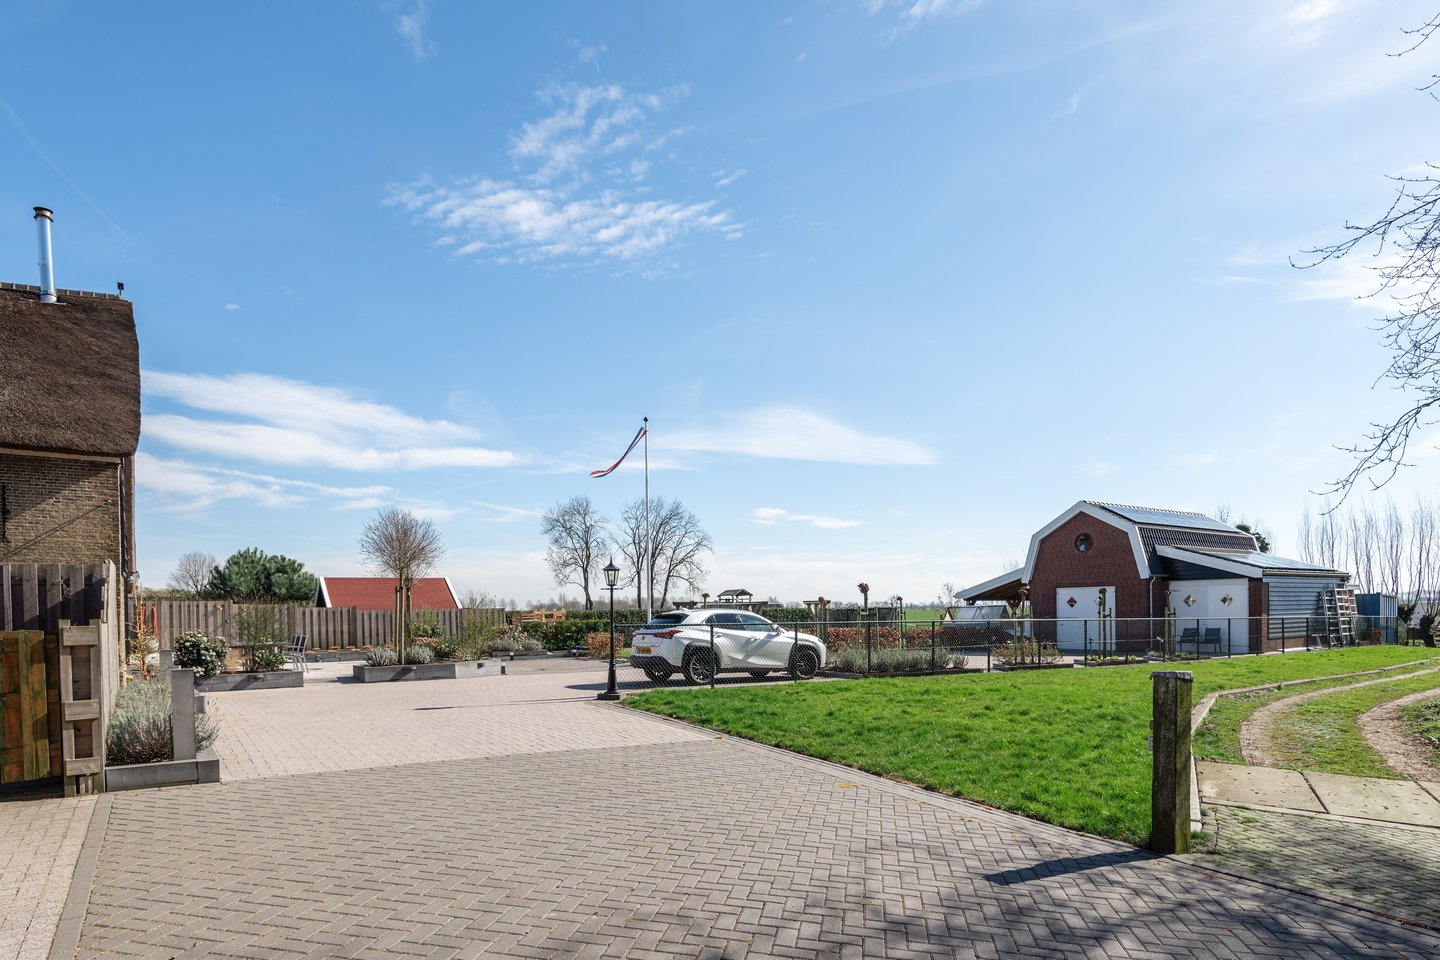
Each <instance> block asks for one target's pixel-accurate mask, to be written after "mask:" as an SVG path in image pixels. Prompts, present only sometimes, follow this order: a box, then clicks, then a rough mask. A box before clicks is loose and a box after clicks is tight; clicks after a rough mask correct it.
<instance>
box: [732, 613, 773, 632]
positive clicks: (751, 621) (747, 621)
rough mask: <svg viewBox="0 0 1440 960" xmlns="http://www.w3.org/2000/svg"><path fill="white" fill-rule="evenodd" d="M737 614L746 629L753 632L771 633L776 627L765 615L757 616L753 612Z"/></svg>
mask: <svg viewBox="0 0 1440 960" xmlns="http://www.w3.org/2000/svg"><path fill="white" fill-rule="evenodd" d="M735 616H737V617H739V618H740V623H741V624H742V625H743V626H744V627H745V629H746V630H749V631H751V632H752V633H769V632H770V631H771V630H772V629H774V628H773V627H772V626H771V623H770V621H769V620H766V619H765V618H764V617H757V616H756V615H755V614H753V613H737V614H735Z"/></svg>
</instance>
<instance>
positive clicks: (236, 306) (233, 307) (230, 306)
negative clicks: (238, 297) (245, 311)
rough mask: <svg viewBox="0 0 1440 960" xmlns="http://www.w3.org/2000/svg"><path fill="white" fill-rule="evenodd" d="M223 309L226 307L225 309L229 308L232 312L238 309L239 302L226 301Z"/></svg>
mask: <svg viewBox="0 0 1440 960" xmlns="http://www.w3.org/2000/svg"><path fill="white" fill-rule="evenodd" d="M225 309H226V310H229V311H231V312H232V313H233V312H234V311H236V310H239V309H240V304H238V303H227V304H225Z"/></svg>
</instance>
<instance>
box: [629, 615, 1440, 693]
mask: <svg viewBox="0 0 1440 960" xmlns="http://www.w3.org/2000/svg"><path fill="white" fill-rule="evenodd" d="M776 626H777V627H778V628H780V630H781V632H780V633H778V634H776V633H775V632H774V631H768V632H766V631H759V630H757V631H755V632H753V633H749V634H747V633H746V632H745V631H735V630H726V629H724V628H722V627H718V626H716V625H714V624H705V625H699V626H690V627H682V628H679V629H677V630H676V637H678V638H679V639H678V641H677V642H672V643H670V644H668V645H663V646H662V644H661V643H659V642H656V641H653V640H652V638H650V637H647V635H646V634H643V633H642V634H640V635H639V637H638V638H637V637H636V636H635V631H636V628H635V627H620V626H618V625H617V627H616V682H617V687H618V688H619V690H620V691H621V692H628V691H634V690H641V689H649V688H654V687H668V686H709V687H718V686H731V685H735V684H747V683H762V682H776V681H790V680H802V679H810V678H811V677H813V676H819V677H832V678H837V677H838V678H849V677H877V676H920V675H933V674H943V673H961V672H988V671H992V670H1025V669H1040V668H1046V667H1068V666H1105V665H1110V664H1123V663H1136V662H1153V661H1171V660H1176V661H1183V660H1201V659H1210V658H1216V657H1235V656H1243V655H1249V654H1257V653H1267V654H1283V653H1290V652H1300V651H1304V650H1314V649H1323V648H1328V647H1341V646H1355V645H1368V644H1396V643H1400V644H1406V643H1408V644H1420V643H1421V642H1422V639H1421V638H1420V637H1418V636H1416V635H1414V633H1413V631H1409V630H1407V628H1406V625H1405V624H1403V623H1401V622H1399V621H1398V620H1397V619H1396V618H1393V617H1350V618H1337V617H1248V618H1247V617H1231V618H1216V617H1209V618H1170V619H1164V618H1139V619H1121V618H1104V619H1096V618H1091V619H1081V618H1074V619H1054V620H1042V619H1034V618H1030V619H1013V620H1012V619H1007V620H977V621H964V622H956V621H939V620H926V621H909V622H903V623H899V622H890V623H877V622H875V621H873V620H859V621H855V620H851V621H833V620H829V621H803V622H793V623H781V624H777V625H776ZM672 639H673V638H672ZM817 640H818V641H819V643H820V644H821V645H823V647H824V656H823V662H820V663H818V664H811V663H809V662H806V661H804V660H802V659H801V657H802V656H803V651H805V650H806V649H814V647H813V642H814V641H817ZM1431 643H1432V644H1433V643H1434V641H1433V639H1432V640H1431ZM817 659H818V658H817ZM812 667H813V669H812Z"/></svg>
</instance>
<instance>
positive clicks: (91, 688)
mask: <svg viewBox="0 0 1440 960" xmlns="http://www.w3.org/2000/svg"><path fill="white" fill-rule="evenodd" d="M118 585H119V579H118V577H117V576H116V573H115V565H114V564H113V563H105V564H91V565H88V566H79V565H65V566H60V565H54V564H18V563H15V564H0V783H15V782H19V781H23V780H35V779H43V778H46V777H57V776H63V777H64V784H65V793H66V795H74V794H76V793H91V792H94V791H96V790H98V789H99V782H100V778H101V770H102V769H103V767H104V764H105V722H106V719H107V718H108V717H109V714H110V710H111V708H112V707H113V706H114V704H115V691H116V689H117V687H118V685H119V682H120V674H121V671H122V662H121V658H122V656H123V654H122V651H121V640H120V638H121V629H120V628H121V623H120V619H121V617H120V605H119V595H118V591H117V590H116V589H114V588H115V587H117V586H118ZM71 624H75V626H71Z"/></svg>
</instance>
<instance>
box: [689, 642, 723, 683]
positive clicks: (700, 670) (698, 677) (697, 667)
mask: <svg viewBox="0 0 1440 960" xmlns="http://www.w3.org/2000/svg"><path fill="white" fill-rule="evenodd" d="M681 669H682V670H683V671H684V672H685V679H686V680H689V681H690V682H691V683H694V684H705V683H709V682H710V681H711V680H714V679H715V658H714V656H713V655H712V654H711V653H710V651H709V650H707V649H705V648H704V647H701V648H699V649H698V650H691V651H690V652H689V653H687V654H685V664H684V666H683V667H681Z"/></svg>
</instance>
